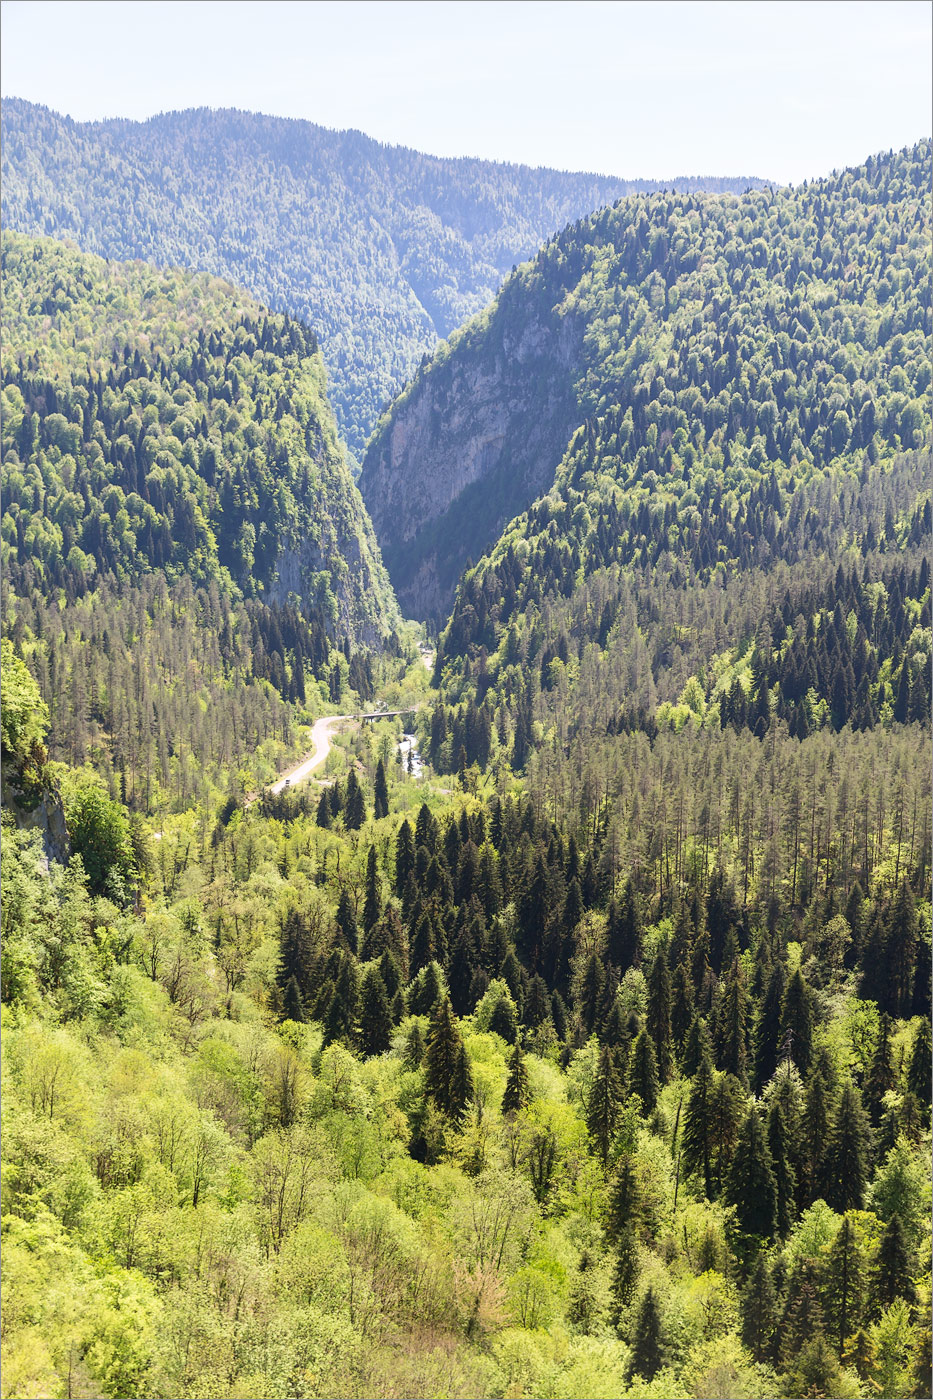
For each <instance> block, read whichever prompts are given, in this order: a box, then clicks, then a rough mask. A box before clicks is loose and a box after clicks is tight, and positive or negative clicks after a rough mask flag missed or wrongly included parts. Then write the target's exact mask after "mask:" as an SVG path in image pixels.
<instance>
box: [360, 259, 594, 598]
mask: <svg viewBox="0 0 933 1400" xmlns="http://www.w3.org/2000/svg"><path fill="white" fill-rule="evenodd" d="M528 290H529V289H528V288H526V287H525V285H524V277H523V273H521V272H520V273H518V274H516V275H515V277H513V279H512V280H511V281H510V282H509V283H508V284H507V286H506V288H505V289H504V290H503V292H502V294H501V296H500V297H499V299H498V300H497V302H496V303H495V305H494V306H493V308H492V309H491V311H489V312H485V313H483V315H481V316H479V317H477V318H476V320H475V321H473V322H471V323H470V325H468V326H467V327H466V328H465V329H464V331H463V332H461V333H460V334H459V335H458V336H455V337H454V338H453V339H452V341H451V343H450V344H449V345H445V346H443V347H442V348H441V350H440V351H439V352H438V354H437V355H436V356H435V358H434V360H433V361H432V362H431V363H430V364H429V365H427V366H424V367H423V368H422V370H421V371H420V372H419V374H418V376H417V377H416V379H415V381H414V383H413V384H412V386H411V387H410V389H409V390H408V391H407V393H406V394H404V395H402V396H401V398H400V399H399V400H398V401H397V402H396V404H395V405H394V406H393V408H392V410H391V412H390V414H389V415H387V416H386V417H385V418H383V420H382V421H381V422H380V424H379V426H378V428H377V431H376V433H375V434H374V436H373V440H372V442H371V443H370V447H369V450H368V451H367V454H366V458H365V461H364V464H363V472H362V475H361V477H360V489H361V491H362V493H363V499H364V500H365V502H366V505H367V507H368V509H369V512H370V516H371V518H372V521H373V525H374V527H375V530H376V535H377V537H378V539H379V542H380V545H381V548H382V552H383V557H384V559H385V562H386V566H387V568H388V570H389V575H390V577H391V579H392V581H393V584H394V586H395V589H396V591H397V593H398V596H399V601H400V602H401V604H402V609H403V611H404V612H405V613H407V614H410V615H413V616H415V617H421V618H429V617H433V618H440V617H442V616H443V614H444V613H445V612H446V611H447V610H448V609H449V605H450V603H451V600H452V598H453V591H454V588H455V586H456V582H457V579H458V577H459V576H460V573H461V572H462V570H463V568H464V566H465V564H466V563H467V561H468V559H470V558H471V557H473V558H475V557H478V555H480V554H481V553H483V552H484V550H486V549H487V548H488V547H489V546H490V545H491V544H492V543H493V541H494V540H495V539H496V538H497V536H498V534H499V533H500V531H501V529H502V527H503V526H504V525H505V524H506V522H507V521H508V520H509V519H511V517H512V516H513V515H514V514H515V513H516V512H517V511H519V510H521V509H522V508H523V506H524V505H526V504H527V503H528V501H530V500H533V499H534V497H535V496H537V495H539V494H540V493H541V492H542V491H546V490H547V489H548V487H549V486H550V484H551V482H552V481H553V479H554V473H555V470H556V468H557V465H558V463H559V462H560V459H561V457H562V455H563V452H564V450H565V448H566V445H567V441H568V439H569V437H570V436H571V435H572V433H573V431H574V429H575V428H576V427H577V426H578V425H579V423H580V421H581V419H580V410H579V406H578V399H577V394H576V392H575V389H574V384H575V381H576V379H577V376H578V374H579V369H580V364H581V357H582V349H583V322H582V320H580V319H579V318H578V317H576V316H574V315H573V314H565V313H564V312H563V310H562V308H561V307H560V306H559V305H553V304H549V302H548V299H547V298H544V299H542V298H541V297H539V296H535V295H533V294H532V295H531V296H528V295H527V292H528ZM530 290H531V291H532V292H533V291H534V290H536V289H533V288H532V289H530Z"/></svg>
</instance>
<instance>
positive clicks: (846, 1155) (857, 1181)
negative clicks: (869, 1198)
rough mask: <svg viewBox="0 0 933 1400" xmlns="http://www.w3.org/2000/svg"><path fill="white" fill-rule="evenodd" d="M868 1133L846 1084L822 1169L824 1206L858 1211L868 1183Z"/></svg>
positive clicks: (855, 1095) (857, 1102) (858, 1101)
mask: <svg viewBox="0 0 933 1400" xmlns="http://www.w3.org/2000/svg"><path fill="white" fill-rule="evenodd" d="M870 1141H871V1137H870V1130H869V1127H868V1122H867V1119H866V1116H865V1110H864V1109H863V1108H862V1100H861V1096H860V1094H859V1091H858V1089H856V1087H855V1085H854V1084H853V1083H852V1081H851V1080H849V1081H848V1082H847V1083H846V1084H845V1085H844V1086H843V1090H842V1096H841V1098H840V1100H839V1104H838V1106H837V1108H836V1112H835V1114H834V1116H833V1121H832V1126H831V1128H830V1132H829V1143H828V1145H827V1149H826V1159H825V1163H824V1168H823V1181H824V1186H825V1195H826V1201H827V1204H828V1205H831V1206H832V1207H833V1209H834V1210H838V1211H840V1212H842V1211H847V1210H861V1208H862V1200H863V1198H864V1195H865V1186H866V1183H867V1181H868V1163H869V1155H870Z"/></svg>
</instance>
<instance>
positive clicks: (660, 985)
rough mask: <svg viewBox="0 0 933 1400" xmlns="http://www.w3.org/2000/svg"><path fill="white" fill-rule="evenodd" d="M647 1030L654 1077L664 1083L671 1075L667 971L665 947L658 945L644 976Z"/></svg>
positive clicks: (669, 1003)
mask: <svg viewBox="0 0 933 1400" xmlns="http://www.w3.org/2000/svg"><path fill="white" fill-rule="evenodd" d="M647 1021H648V1034H649V1035H650V1036H651V1039H652V1040H653V1041H654V1049H655V1055H656V1057H657V1062H658V1078H659V1080H660V1082H661V1083H662V1084H666V1083H667V1082H668V1080H669V1079H670V1077H671V1069H672V1059H673V1056H672V1053H671V974H670V969H669V968H668V965H667V949H666V948H665V947H664V946H663V945H662V946H661V947H660V948H659V949H658V951H657V953H656V954H655V958H654V962H653V963H652V964H651V972H650V974H649V976H648V1017H647Z"/></svg>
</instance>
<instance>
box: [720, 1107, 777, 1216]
mask: <svg viewBox="0 0 933 1400" xmlns="http://www.w3.org/2000/svg"><path fill="white" fill-rule="evenodd" d="M726 1201H727V1202H728V1204H729V1205H731V1206H734V1207H735V1218H736V1221H737V1223H738V1225H739V1227H740V1229H741V1230H742V1231H743V1232H744V1233H745V1234H747V1235H756V1236H757V1237H758V1238H760V1239H763V1240H770V1239H771V1238H772V1237H773V1235H774V1230H775V1223H776V1220H777V1187H776V1185H775V1181H774V1167H773V1165H772V1162H771V1153H770V1151H769V1149H768V1142H767V1138H766V1137H765V1132H764V1129H763V1127H762V1125H761V1119H760V1117H759V1116H758V1110H757V1108H755V1107H754V1106H752V1107H751V1108H750V1109H749V1111H748V1114H747V1115H746V1118H745V1122H744V1124H743V1125H742V1130H741V1132H740V1133H739V1140H738V1143H737V1144H736V1149H735V1153H734V1155H733V1158H732V1162H731V1163H730V1166H729V1175H728V1178H727V1181H726Z"/></svg>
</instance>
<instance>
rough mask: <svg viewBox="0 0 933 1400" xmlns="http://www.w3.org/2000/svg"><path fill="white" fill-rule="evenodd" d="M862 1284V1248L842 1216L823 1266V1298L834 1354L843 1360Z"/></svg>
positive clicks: (855, 1321)
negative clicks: (832, 1339) (833, 1342)
mask: <svg viewBox="0 0 933 1400" xmlns="http://www.w3.org/2000/svg"><path fill="white" fill-rule="evenodd" d="M862 1285H863V1264H862V1257H861V1250H860V1249H859V1245H858V1240H857V1238H856V1233H855V1228H854V1226H853V1224H852V1217H851V1216H850V1215H848V1214H847V1215H844V1216H843V1218H842V1224H841V1225H840V1226H839V1229H838V1231H837V1232H836V1238H835V1240H834V1241H833V1245H832V1249H831V1250H830V1254H829V1260H828V1262H827V1267H826V1287H825V1289H824V1298H825V1300H826V1303H827V1311H828V1319H827V1321H828V1323H829V1325H830V1326H831V1327H832V1331H833V1335H834V1337H835V1339H836V1349H837V1354H838V1356H839V1358H840V1360H841V1359H842V1354H843V1350H844V1348H845V1343H846V1339H847V1338H848V1337H849V1336H851V1334H852V1333H853V1332H854V1331H855V1330H856V1328H857V1327H858V1322H859V1315H860V1309H861V1299H862Z"/></svg>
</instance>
